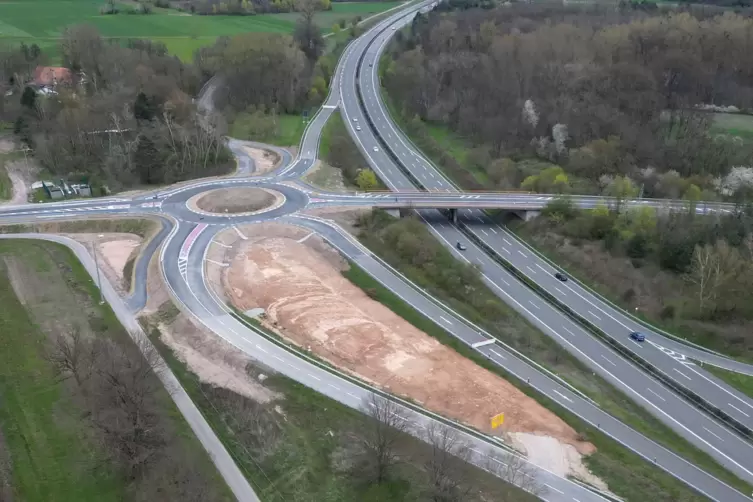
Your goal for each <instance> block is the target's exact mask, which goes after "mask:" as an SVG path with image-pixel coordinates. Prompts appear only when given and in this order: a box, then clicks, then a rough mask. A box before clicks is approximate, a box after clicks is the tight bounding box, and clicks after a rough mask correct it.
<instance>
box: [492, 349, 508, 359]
mask: <svg viewBox="0 0 753 502" xmlns="http://www.w3.org/2000/svg"><path fill="white" fill-rule="evenodd" d="M489 352H491V353H492V354H494V355H495V356H497V357H499V358H500V359H507V358H506V357H505V356H503V355H502V354H500V353H499V352H497V351H496V350H494V349H489Z"/></svg>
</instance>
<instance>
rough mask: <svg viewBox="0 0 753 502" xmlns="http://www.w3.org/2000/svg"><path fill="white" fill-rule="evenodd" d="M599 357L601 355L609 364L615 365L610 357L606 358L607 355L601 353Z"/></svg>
mask: <svg viewBox="0 0 753 502" xmlns="http://www.w3.org/2000/svg"><path fill="white" fill-rule="evenodd" d="M601 357H603V358H604V360H605V361H606V362H608V363H609V364H611V365H612V366H617V365H616V364H614V362H612V360H611V359H609V358H608V357H607V356H605V355H604V354H602V355H601Z"/></svg>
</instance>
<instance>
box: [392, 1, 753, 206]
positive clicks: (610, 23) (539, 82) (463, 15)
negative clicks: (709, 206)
mask: <svg viewBox="0 0 753 502" xmlns="http://www.w3.org/2000/svg"><path fill="white" fill-rule="evenodd" d="M752 30H753V20H751V19H750V18H749V17H746V16H744V15H741V14H735V13H732V12H721V13H720V11H719V10H717V9H712V8H706V9H686V10H682V11H678V10H674V11H663V10H657V9H654V10H646V9H641V8H637V7H631V6H630V5H626V6H623V7H622V8H613V7H610V8H607V7H599V6H591V7H567V6H556V5H546V6H542V5H522V4H513V5H511V6H509V7H502V8H497V9H491V10H489V9H463V10H459V11H455V12H451V13H429V14H428V15H423V16H419V17H417V18H416V20H415V22H414V23H413V25H412V27H411V29H410V32H408V33H405V34H401V36H399V37H398V40H397V42H396V43H395V44H394V45H393V47H392V53H391V58H390V60H388V61H387V62H386V63H385V64H384V65H383V68H382V70H383V84H384V86H385V87H386V89H387V90H388V92H389V95H390V97H391V98H392V100H393V103H394V105H395V107H396V108H397V109H398V110H399V111H400V112H401V113H402V114H403V115H404V116H405V117H406V121H407V122H409V123H410V121H411V119H414V118H415V119H417V121H418V122H425V123H429V124H440V125H442V126H446V127H448V128H449V129H450V130H452V131H454V132H456V133H458V134H459V135H461V136H462V137H464V138H467V139H468V140H469V141H472V142H473V143H474V144H475V145H476V146H477V148H476V149H475V150H474V152H473V155H472V156H471V158H470V159H468V160H469V163H471V164H473V165H474V167H476V168H478V169H480V170H482V172H483V174H485V176H483V179H482V180H479V179H477V180H475V183H476V184H484V183H487V184H488V185H490V186H495V187H497V188H503V189H517V188H521V185H522V184H523V183H524V181H526V178H529V177H530V176H538V175H540V174H541V173H540V171H542V170H543V169H544V168H546V167H551V165H558V166H561V167H562V168H563V170H564V174H565V176H559V177H558V176H550V179H551V181H548V180H547V179H541V178H539V179H537V178H530V179H528V180H527V186H525V187H524V188H526V189H534V190H536V191H547V192H568V191H572V192H578V193H594V194H597V193H603V192H604V190H605V189H607V187H608V186H609V185H610V184H612V183H613V181H614V179H615V178H616V177H621V176H622V177H627V178H628V179H630V180H632V182H634V183H635V184H637V185H638V186H641V185H642V186H643V195H644V196H646V197H679V196H681V195H682V194H683V193H684V192H685V191H686V190H687V189H688V188H689V187H690V185H695V186H696V187H698V188H699V189H700V190H701V191H702V192H703V196H704V198H715V197H717V196H721V195H741V196H744V195H745V194H744V193H741V192H745V191H746V190H748V191H750V185H751V182H748V183H741V182H740V179H739V178H740V175H741V174H742V175H744V176H743V178H745V177H746V176H747V177H749V178H751V179H753V171H744V172H740V171H739V170H738V171H734V172H733V170H732V169H733V167H740V166H742V167H747V165H748V164H749V161H750V158H751V154H752V153H753V146H752V144H751V142H749V141H746V139H749V138H744V137H736V136H731V135H724V134H714V133H713V132H714V131H713V128H712V119H713V115H712V114H711V113H708V112H706V113H701V108H703V109H704V110H707V109H709V107H711V109H716V107H724V109H728V107H734V108H733V109H735V110H738V111H745V110H751V109H753V79H752V78H751V77H753V61H752V60H751V59H750V58H749V57H748V55H749V54H750V51H751V49H753V37H751V33H753V31H752ZM409 126H410V124H409ZM415 126H416V127H415V128H420V124H419V123H415ZM525 158H529V159H530V158H534V159H537V160H539V161H541V162H538V163H535V164H534V166H533V167H531V166H530V165H529V164H530V163H529V164H526V163H523V164H521V163H520V162H519V161H520V160H521V159H525ZM546 163H551V165H549V166H547V164H546ZM730 175H732V176H730ZM545 178H546V177H545ZM470 181H471V183H474V180H470Z"/></svg>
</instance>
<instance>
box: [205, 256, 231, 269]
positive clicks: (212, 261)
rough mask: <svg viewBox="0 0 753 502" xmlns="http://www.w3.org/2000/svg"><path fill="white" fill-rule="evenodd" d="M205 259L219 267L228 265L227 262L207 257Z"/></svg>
mask: <svg viewBox="0 0 753 502" xmlns="http://www.w3.org/2000/svg"><path fill="white" fill-rule="evenodd" d="M207 261H208V262H209V263H214V264H215V265H219V266H220V267H229V266H230V264H229V263H221V262H219V261H214V260H210V259H209V258H207Z"/></svg>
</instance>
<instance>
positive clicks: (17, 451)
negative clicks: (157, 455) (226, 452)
mask: <svg viewBox="0 0 753 502" xmlns="http://www.w3.org/2000/svg"><path fill="white" fill-rule="evenodd" d="M94 291H95V288H94V285H93V283H92V281H91V279H90V277H89V276H88V274H86V272H85V271H84V270H83V267H81V265H80V263H79V262H78V261H77V260H76V259H75V258H74V257H73V255H72V253H70V252H69V251H68V249H66V248H64V247H62V246H60V245H57V244H52V243H42V242H36V241H13V242H11V241H2V242H0V302H2V305H3V308H2V309H1V310H0V347H2V350H0V395H2V406H0V500H24V501H28V502H35V501H39V502H43V501H49V500H56V501H59V502H66V501H71V502H74V501H76V502H77V501H81V500H98V501H120V500H127V499H128V498H129V497H128V496H127V491H128V490H129V487H128V482H127V480H126V478H125V477H124V476H123V472H121V471H120V470H119V468H117V467H116V464H115V463H114V461H113V460H112V459H111V458H110V457H109V453H108V451H109V450H108V449H107V448H108V447H106V446H105V444H104V442H103V441H102V440H101V436H100V434H101V433H100V432H99V431H98V430H97V429H96V428H95V426H94V425H93V422H92V420H91V419H89V418H88V415H87V413H86V412H87V410H89V409H90V408H89V405H88V401H87V398H85V397H84V396H83V395H82V394H81V393H80V391H79V390H77V389H78V388H77V387H76V384H74V382H73V379H66V380H64V379H61V378H59V377H58V375H56V374H55V372H54V371H53V366H52V362H51V360H50V359H49V358H47V357H46V356H45V354H47V353H49V351H50V350H51V346H52V339H53V338H52V337H55V336H56V335H58V334H61V333H63V332H64V331H65V332H66V333H70V332H69V331H67V330H68V329H69V328H71V327H74V326H75V327H78V328H79V329H80V330H81V331H80V332H81V333H82V335H84V336H87V337H88V336H95V337H106V338H107V339H109V340H112V341H113V342H115V343H125V344H131V345H132V342H130V338H128V337H127V335H126V334H125V332H124V330H123V328H122V326H121V325H120V324H119V323H118V322H117V320H116V319H115V317H114V315H113V313H112V311H111V310H110V309H109V307H107V306H104V307H103V306H99V305H97V303H96V302H93V301H92V294H93V293H94ZM152 378H156V377H154V376H153V375H152ZM156 384H157V385H158V386H159V387H158V391H157V392H156V393H155V402H156V403H157V406H158V408H159V410H160V411H159V413H160V414H161V416H162V417H163V419H164V421H165V422H164V425H165V427H166V428H167V429H166V430H169V431H170V432H171V433H172V436H171V437H172V439H171V440H170V445H171V446H170V448H171V452H172V453H173V454H176V455H182V458H183V459H184V460H185V461H187V462H189V463H194V462H196V463H197V464H195V465H199V466H201V467H200V470H201V472H202V473H203V475H202V476H200V477H201V478H204V482H205V483H207V487H208V488H209V492H208V494H209V495H211V496H212V500H229V498H228V496H227V495H228V493H227V488H226V487H225V485H224V483H223V481H222V480H221V479H220V478H219V476H218V475H217V473H216V471H215V470H214V466H213V465H212V464H211V463H210V462H209V458H208V456H207V455H206V453H205V452H204V450H203V448H201V446H200V445H199V443H198V441H196V440H195V437H194V436H193V435H192V433H191V431H190V429H188V426H187V425H186V424H185V422H183V420H182V417H181V415H180V414H179V413H178V412H177V410H176V409H175V407H174V406H173V404H172V401H171V400H170V399H169V397H168V396H167V393H166V392H164V391H163V390H162V387H161V385H160V384H159V383H158V382H157V383H156ZM172 448H177V449H172ZM168 463H169V462H168ZM171 467H172V468H175V467H176V466H174V465H173V466H169V465H165V464H163V466H162V467H159V466H155V468H157V470H158V471H159V470H161V469H162V468H167V469H170V468H171ZM155 472H156V471H155ZM171 495H172V494H167V495H166V498H164V499H163V500H170V499H172V500H174V498H173V497H172V496H171Z"/></svg>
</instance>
